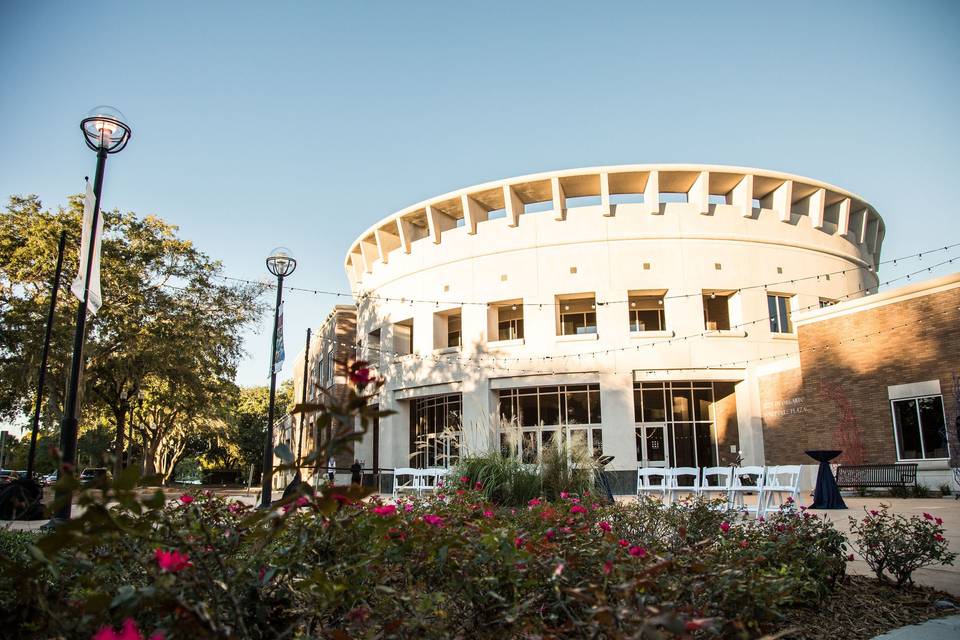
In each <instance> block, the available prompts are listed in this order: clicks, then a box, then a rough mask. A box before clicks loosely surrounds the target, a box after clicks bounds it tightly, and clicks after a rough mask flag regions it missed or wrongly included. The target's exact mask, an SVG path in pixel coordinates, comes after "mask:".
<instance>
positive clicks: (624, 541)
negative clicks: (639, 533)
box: [617, 538, 630, 547]
mask: <svg viewBox="0 0 960 640" xmlns="http://www.w3.org/2000/svg"><path fill="white" fill-rule="evenodd" d="M617 544H619V545H620V546H621V547H629V546H630V543H629V542H627V541H626V540H624V539H623V538H620V541H619V542H617Z"/></svg>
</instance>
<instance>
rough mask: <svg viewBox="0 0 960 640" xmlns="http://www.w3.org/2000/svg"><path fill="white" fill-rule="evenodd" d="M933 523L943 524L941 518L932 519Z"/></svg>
mask: <svg viewBox="0 0 960 640" xmlns="http://www.w3.org/2000/svg"><path fill="white" fill-rule="evenodd" d="M933 521H934V522H936V523H937V524H938V525H941V524H943V518H934V519H933Z"/></svg>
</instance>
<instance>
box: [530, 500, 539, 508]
mask: <svg viewBox="0 0 960 640" xmlns="http://www.w3.org/2000/svg"><path fill="white" fill-rule="evenodd" d="M539 504H540V498H530V500H529V501H528V502H527V505H528V506H531V507H536V506H538V505H539Z"/></svg>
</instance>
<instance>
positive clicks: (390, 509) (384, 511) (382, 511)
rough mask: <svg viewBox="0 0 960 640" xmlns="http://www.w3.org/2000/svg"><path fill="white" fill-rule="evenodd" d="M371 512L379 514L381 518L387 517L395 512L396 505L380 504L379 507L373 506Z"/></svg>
mask: <svg viewBox="0 0 960 640" xmlns="http://www.w3.org/2000/svg"><path fill="white" fill-rule="evenodd" d="M373 512H374V513H375V514H377V515H378V516H381V517H383V518H388V517H390V516H392V515H394V514H395V513H396V512H397V505H394V504H382V505H380V506H379V507H374V508H373Z"/></svg>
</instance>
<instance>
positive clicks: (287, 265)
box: [267, 247, 297, 278]
mask: <svg viewBox="0 0 960 640" xmlns="http://www.w3.org/2000/svg"><path fill="white" fill-rule="evenodd" d="M296 268H297V261H296V260H294V259H293V253H292V252H291V251H290V249H287V248H286V247H277V248H276V249H274V250H273V251H271V252H270V257H268V258H267V269H268V270H269V271H270V273H272V274H273V275H275V276H277V277H284V278H285V277H286V276H288V275H290V274H291V273H293V270H294V269H296Z"/></svg>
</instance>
